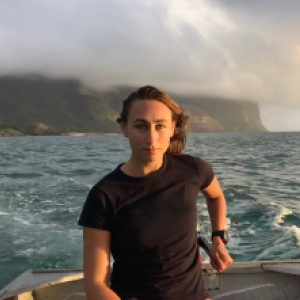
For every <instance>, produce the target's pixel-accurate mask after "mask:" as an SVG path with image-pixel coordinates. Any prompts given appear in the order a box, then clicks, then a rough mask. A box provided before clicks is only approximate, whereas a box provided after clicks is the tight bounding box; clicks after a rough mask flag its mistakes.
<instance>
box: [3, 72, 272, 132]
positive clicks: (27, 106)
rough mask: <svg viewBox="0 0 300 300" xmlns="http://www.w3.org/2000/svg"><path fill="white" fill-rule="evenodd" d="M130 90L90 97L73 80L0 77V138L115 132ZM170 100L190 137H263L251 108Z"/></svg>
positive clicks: (200, 99) (221, 102)
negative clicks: (186, 120)
mask: <svg viewBox="0 0 300 300" xmlns="http://www.w3.org/2000/svg"><path fill="white" fill-rule="evenodd" d="M134 89H135V88H133V87H128V86H120V87H116V88H113V89H110V90H105V91H92V90H90V89H88V88H87V87H85V86H84V85H82V84H81V83H80V82H79V81H77V80H73V79H50V78H45V77H42V76H20V77H17V76H5V77H0V135H59V134H76V133H90V134H92V133H115V132H120V131H119V127H118V125H117V124H116V121H115V120H116V118H117V116H118V113H119V111H120V109H121V106H122V101H123V100H124V99H125V98H126V96H127V95H128V94H129V93H130V92H131V91H133V90H134ZM171 95H172V96H173V97H174V98H175V99H176V100H177V101H178V102H180V103H181V105H182V106H183V107H184V108H185V109H186V111H187V112H188V114H189V115H190V126H189V128H190V131H192V132H228V131H266V129H265V127H264V126H263V125H262V122H261V119H260V115H259V107H258V105H257V104H256V103H254V102H242V101H234V100H230V99H218V98H211V97H203V96H199V97H195V96H194V97H189V96H184V95H174V94H171Z"/></svg>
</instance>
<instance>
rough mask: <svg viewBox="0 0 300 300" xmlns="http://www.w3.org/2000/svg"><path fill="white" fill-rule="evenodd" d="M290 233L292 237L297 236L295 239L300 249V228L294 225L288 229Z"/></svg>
mask: <svg viewBox="0 0 300 300" xmlns="http://www.w3.org/2000/svg"><path fill="white" fill-rule="evenodd" d="M288 231H289V232H291V233H292V235H294V236H295V238H296V240H297V246H298V247H299V248H300V228H299V227H297V226H296V225H293V226H291V227H290V228H289V229H288Z"/></svg>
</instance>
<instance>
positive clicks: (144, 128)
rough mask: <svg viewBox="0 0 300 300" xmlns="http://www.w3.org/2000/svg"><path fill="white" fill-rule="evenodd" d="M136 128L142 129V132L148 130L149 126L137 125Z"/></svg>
mask: <svg viewBox="0 0 300 300" xmlns="http://www.w3.org/2000/svg"><path fill="white" fill-rule="evenodd" d="M134 127H135V128H137V129H142V130H146V129H147V128H148V126H147V125H146V124H135V126H134Z"/></svg>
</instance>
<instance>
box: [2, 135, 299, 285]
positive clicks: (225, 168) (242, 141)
mask: <svg viewBox="0 0 300 300" xmlns="http://www.w3.org/2000/svg"><path fill="white" fill-rule="evenodd" d="M185 152H186V153H189V154H192V155H198V156H200V157H202V158H204V159H206V160H207V161H209V162H210V163H211V164H212V165H213V168H214V171H215V174H216V175H217V177H218V179H219V181H220V183H221V185H222V188H223V191H224V194H225V196H226V199H227V204H228V220H227V223H228V229H229V232H230V235H231V240H230V243H229V245H228V248H229V251H230V253H231V254H232V256H233V258H234V259H235V260H236V261H252V260H285V259H294V258H298V259H299V258H300V133H296V132H295V133H223V134H190V135H189V137H188V142H187V147H186V151H185ZM129 154H130V151H129V148H128V144H127V140H126V139H125V138H124V137H122V136H120V135H99V136H83V137H70V136H59V137H9V138H8V137H7V138H6V137H2V138H0V288H1V287H3V286H4V285H5V284H7V283H8V282H9V281H10V280H12V279H13V278H14V277H15V276H17V275H18V274H20V273H21V272H23V271H24V270H26V269H29V268H82V230H81V228H80V227H78V226H77V220H78V217H79V214H80V211H81V208H82V205H83V203H84V201H85V197H86V195H87V193H88V191H89V189H90V188H91V187H92V185H93V184H94V183H96V182H97V181H98V180H99V179H100V178H101V177H102V176H103V175H105V174H106V173H108V172H109V171H111V170H112V169H113V168H114V167H115V166H116V165H117V164H119V163H121V162H124V161H126V160H127V158H128V156H129ZM198 211H199V221H201V228H202V234H203V235H205V236H206V237H209V234H210V226H209V221H208V212H207V207H206V204H205V201H204V198H203V196H202V195H201V194H200V195H199V199H198Z"/></svg>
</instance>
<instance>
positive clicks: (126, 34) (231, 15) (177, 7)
mask: <svg viewBox="0 0 300 300" xmlns="http://www.w3.org/2000/svg"><path fill="white" fill-rule="evenodd" d="M299 11H300V1H298V0H289V1H284V0H281V1H279V0H251V1H244V0H226V1H225V0H214V1H212V0H211V1H208V0H164V1H161V0H51V1H50V0H1V1H0V75H14V74H17V75H19V74H28V73H30V74H32V73H38V74H41V75H46V76H51V77H60V78H68V77H72V78H78V79H80V80H81V81H83V82H84V83H85V84H87V85H89V86H90V87H92V88H95V89H104V88H109V87H113V86H117V85H124V84H129V85H134V86H140V85H144V84H152V85H155V86H157V87H159V88H161V89H162V90H164V91H166V92H170V93H174V92H176V93H178V94H193V95H199V94H205V95H215V96H221V97H224V98H233V99H237V100H240V101H245V100H251V101H255V102H258V103H259V105H260V111H261V117H262V121H263V124H264V125H265V126H266V127H267V129H269V130H270V131H300V84H299V79H300V18H299Z"/></svg>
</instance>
